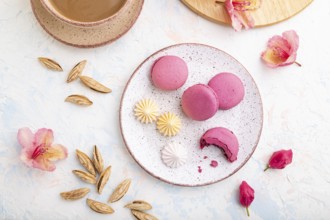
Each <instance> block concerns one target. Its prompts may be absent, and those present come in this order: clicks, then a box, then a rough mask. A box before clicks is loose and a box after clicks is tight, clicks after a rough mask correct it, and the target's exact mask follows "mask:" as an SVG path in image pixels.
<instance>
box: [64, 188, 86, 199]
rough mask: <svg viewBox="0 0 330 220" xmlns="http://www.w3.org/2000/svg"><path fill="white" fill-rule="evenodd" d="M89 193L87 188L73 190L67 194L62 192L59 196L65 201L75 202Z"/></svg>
mask: <svg viewBox="0 0 330 220" xmlns="http://www.w3.org/2000/svg"><path fill="white" fill-rule="evenodd" d="M89 192H90V189H88V188H80V189H75V190H72V191H69V192H62V193H60V195H61V196H62V198H63V199H65V200H77V199H81V198H83V197H84V196H86V195H87V194H88V193H89Z"/></svg>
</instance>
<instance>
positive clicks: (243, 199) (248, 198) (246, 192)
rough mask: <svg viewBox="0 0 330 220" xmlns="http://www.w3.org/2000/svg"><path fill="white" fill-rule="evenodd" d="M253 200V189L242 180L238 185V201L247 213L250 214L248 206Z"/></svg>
mask: <svg viewBox="0 0 330 220" xmlns="http://www.w3.org/2000/svg"><path fill="white" fill-rule="evenodd" d="M253 200H254V190H253V189H252V187H251V186H249V184H247V182H245V181H243V182H242V183H241V185H240V186H239V201H240V203H241V205H242V206H244V207H245V208H246V212H247V215H248V216H250V212H249V206H250V205H251V203H252V202H253Z"/></svg>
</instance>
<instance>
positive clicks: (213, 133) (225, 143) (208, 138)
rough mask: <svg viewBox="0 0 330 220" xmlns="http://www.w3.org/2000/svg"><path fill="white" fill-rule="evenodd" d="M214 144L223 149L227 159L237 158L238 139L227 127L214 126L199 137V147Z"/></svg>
mask: <svg viewBox="0 0 330 220" xmlns="http://www.w3.org/2000/svg"><path fill="white" fill-rule="evenodd" d="M210 145H214V146H216V147H218V148H220V149H221V150H223V152H224V155H225V156H226V158H227V159H228V161H230V162H233V161H235V160H237V154H238V147H239V144H238V140H237V138H236V136H235V135H234V133H233V132H232V131H230V130H228V129H227V128H223V127H216V128H211V129H209V130H207V131H206V132H205V133H204V135H203V136H202V137H201V139H200V148H201V149H203V148H204V147H207V146H210Z"/></svg>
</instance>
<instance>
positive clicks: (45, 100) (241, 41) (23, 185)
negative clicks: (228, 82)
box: [0, 0, 330, 220]
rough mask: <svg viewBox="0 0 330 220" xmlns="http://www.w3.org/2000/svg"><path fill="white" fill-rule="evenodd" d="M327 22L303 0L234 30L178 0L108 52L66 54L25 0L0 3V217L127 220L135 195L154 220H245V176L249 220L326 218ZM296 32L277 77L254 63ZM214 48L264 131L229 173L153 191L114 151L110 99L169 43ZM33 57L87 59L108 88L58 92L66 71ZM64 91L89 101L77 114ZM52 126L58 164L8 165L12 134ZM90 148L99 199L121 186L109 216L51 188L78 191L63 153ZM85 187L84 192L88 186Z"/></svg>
mask: <svg viewBox="0 0 330 220" xmlns="http://www.w3.org/2000/svg"><path fill="white" fill-rule="evenodd" d="M329 20H330V3H329V1H314V2H313V3H312V4H311V5H310V6H309V7H308V8H307V9H306V10H304V11H303V12H302V13H300V14H298V15H297V16H295V17H293V18H292V19H290V20H288V21H285V22H283V23H280V24H277V25H274V26H270V27H265V28H260V29H254V30H251V31H246V32H242V33H235V32H234V31H233V30H232V29H231V28H230V27H227V26H221V25H217V24H213V23H211V22H209V21H207V20H204V19H202V18H200V17H198V16H197V15H195V14H194V13H193V12H191V11H189V10H188V9H187V8H186V7H185V6H184V5H182V3H180V2H179V1H175V0H173V1H168V0H158V1H146V2H145V4H144V8H143V10H142V13H141V16H140V17H139V19H138V20H137V23H136V24H135V25H134V26H133V28H132V29H131V30H130V31H129V32H128V33H127V34H126V35H124V36H123V37H122V38H120V39H119V40H117V41H116V42H114V43H113V44H110V45H106V46H104V47H100V48H96V49H78V48H73V47H70V46H66V45H64V44H62V43H59V42H57V41H56V40H54V39H53V38H52V37H50V36H49V35H48V34H47V33H45V32H44V30H43V29H42V28H41V27H40V25H39V24H38V23H37V21H36V19H35V18H34V16H33V13H32V11H31V7H30V3H29V1H21V0H2V1H0V49H1V53H0V82H1V90H0V172H1V175H0V219H110V218H113V219H133V217H132V216H131V214H130V213H129V211H128V210H127V209H124V208H122V206H123V205H124V204H126V203H127V202H129V201H131V200H133V199H143V200H146V201H148V202H150V203H151V204H152V205H153V207H154V208H153V209H152V210H151V212H150V213H152V214H154V215H156V216H158V217H159V218H160V219H193V220H195V219H196V220H198V219H246V213H245V210H244V209H243V208H242V207H241V206H240V205H239V203H238V199H237V189H238V186H239V184H240V182H241V181H242V180H246V181H247V182H248V183H249V184H250V185H251V186H252V187H254V189H255V191H256V198H255V201H254V202H253V204H252V205H251V207H250V212H251V217H250V218H249V219H299V220H300V219H329V216H330V209H329V207H330V202H329V201H330V190H329V188H330V187H329V186H330V171H329V167H330V160H329V155H330V148H329V141H330V136H329V131H330V115H329V112H330V95H329V94H330V68H329V65H328V60H329V57H330V51H329V48H330V41H329V39H330V33H329V30H328V28H327V27H328V22H329ZM289 29H295V30H296V31H297V33H298V34H299V36H300V45H301V46H300V48H299V50H298V61H299V62H300V63H301V64H302V65H303V66H302V67H301V68H299V67H297V66H295V65H292V66H289V67H283V68H279V69H269V68H267V67H265V66H264V65H263V64H262V63H261V61H260V59H259V56H260V53H261V51H262V50H263V49H264V47H265V45H266V41H267V39H268V38H269V37H271V36H272V35H274V34H281V33H282V32H283V31H286V30H289ZM183 42H198V43H204V44H209V45H212V46H215V47H218V48H220V49H222V50H224V51H226V52H228V53H229V54H231V55H233V56H234V57H235V58H236V59H237V60H239V61H240V62H241V63H242V64H243V65H244V66H245V67H246V68H247V69H248V70H249V72H250V73H251V75H252V76H253V77H254V79H255V80H256V83H257V84H258V87H259V89H260V92H261V95H262V98H263V104H264V113H265V115H264V128H263V133H262V136H261V140H260V142H259V146H258V148H257V150H256V152H255V153H254V154H253V156H252V159H251V160H249V162H248V163H247V164H246V165H245V166H244V167H243V168H242V169H241V170H239V171H238V172H237V173H236V174H235V175H234V176H232V177H230V178H228V179H226V180H225V181H222V182H220V183H217V184H213V185H210V186H206V187H196V188H185V187H177V186H172V185H169V184H166V183H163V182H161V181H159V180H157V179H156V178H153V177H151V176H150V175H148V174H147V173H146V172H145V171H144V170H143V169H141V168H140V167H139V166H138V165H137V164H136V163H135V161H134V160H133V159H132V157H131V156H130V155H129V153H128V152H127V150H126V149H125V147H124V144H123V141H122V138H121V135H120V131H119V120H118V111H119V102H120V97H121V94H122V92H123V89H124V85H125V84H126V82H127V80H128V78H129V77H130V75H131V74H132V73H133V71H134V69H135V68H136V67H137V65H139V64H140V63H141V62H142V61H143V60H144V59H145V58H146V57H148V56H149V55H150V54H152V53H153V52H155V51H157V50H159V49H160V48H163V47H165V46H169V45H172V44H176V43H183ZM38 56H47V57H53V58H56V59H57V60H58V61H59V62H60V63H61V64H62V65H63V67H64V68H65V70H66V71H69V70H70V69H71V68H72V66H73V65H74V64H75V63H77V62H78V61H80V60H82V59H87V60H88V64H87V66H86V71H85V73H86V74H89V75H91V76H93V77H94V78H96V79H98V80H100V81H102V82H103V83H104V84H105V85H107V86H109V87H111V88H112V89H113V93H111V94H107V95H104V94H98V93H96V92H93V91H91V90H89V89H88V88H85V87H84V86H82V85H81V83H79V82H78V81H77V82H73V83H71V84H66V83H65V80H66V77H67V72H63V73H57V72H49V71H47V70H45V69H44V68H43V67H42V66H41V65H40V64H39V63H38V61H37V59H36V58H37V57H38ZM72 93H82V94H85V95H87V96H88V97H90V98H91V99H92V100H93V101H94V105H93V106H91V107H88V108H81V107H79V106H74V105H71V104H70V103H65V102H64V101H63V100H64V99H65V97H66V96H68V95H70V94H72ZM23 126H28V127H30V128H31V129H33V130H36V129H38V128H40V127H47V128H52V129H53V130H54V132H55V142H57V143H61V144H63V145H65V146H67V147H68V149H69V158H68V159H67V160H65V161H61V162H59V163H57V170H56V171H55V172H53V173H44V172H41V171H38V170H32V169H30V168H27V167H25V165H24V164H23V163H21V162H20V161H19V159H18V155H19V152H20V146H19V145H18V143H17V141H16V132H17V130H18V128H20V127H23ZM93 144H97V145H98V146H99V148H100V150H101V152H102V153H103V155H104V158H105V163H106V164H111V165H112V167H113V172H112V175H111V177H110V181H109V183H108V185H107V187H106V188H105V189H104V193H103V195H102V196H99V195H97V193H96V192H95V190H94V189H92V193H91V194H90V198H92V199H100V200H102V201H106V200H107V199H108V197H109V195H110V193H111V192H112V190H113V189H114V187H116V185H117V184H119V183H120V182H121V181H122V180H123V179H125V178H132V185H131V188H130V189H129V191H128V194H127V195H126V196H125V197H124V198H123V199H122V200H121V201H119V202H117V203H114V205H113V208H114V209H115V210H116V212H115V213H114V215H113V216H111V217H110V216H102V215H100V214H97V213H93V212H92V211H91V210H90V209H89V208H88V207H87V206H86V204H85V202H84V201H83V200H81V201H75V202H67V201H63V200H62V199H61V198H60V197H59V192H61V191H66V190H70V189H72V188H75V187H81V186H86V184H84V183H82V182H81V181H79V180H78V179H77V178H76V177H75V176H73V175H72V173H71V170H72V169H75V168H80V166H79V164H78V162H77V160H76V158H75V155H74V150H75V149H76V148H80V149H81V150H83V151H85V152H88V153H90V154H91V152H92V146H93ZM282 148H292V149H293V153H294V158H293V163H292V164H291V165H289V166H288V167H287V168H286V169H284V170H280V171H277V170H270V171H269V172H266V173H264V172H263V171H262V170H263V168H264V166H265V164H266V162H267V160H268V158H269V156H270V155H271V153H272V152H273V151H275V150H278V149H282ZM87 186H88V185H87Z"/></svg>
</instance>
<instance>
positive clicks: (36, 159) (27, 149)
mask: <svg viewBox="0 0 330 220" xmlns="http://www.w3.org/2000/svg"><path fill="white" fill-rule="evenodd" d="M17 139H18V142H19V143H20V145H21V146H22V148H23V149H22V151H21V155H20V158H21V160H22V161H23V162H24V163H25V164H26V165H28V166H29V167H33V168H37V169H40V170H45V171H54V170H55V168H56V167H55V165H54V164H53V163H52V162H53V161H56V160H60V159H64V158H66V157H67V156H68V153H67V149H66V148H65V147H63V146H62V145H59V144H54V145H52V143H53V139H54V137H53V131H52V130H51V129H46V128H42V129H39V130H38V131H37V132H36V133H35V134H33V133H32V132H31V130H30V129H29V128H21V129H19V130H18V133H17Z"/></svg>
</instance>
